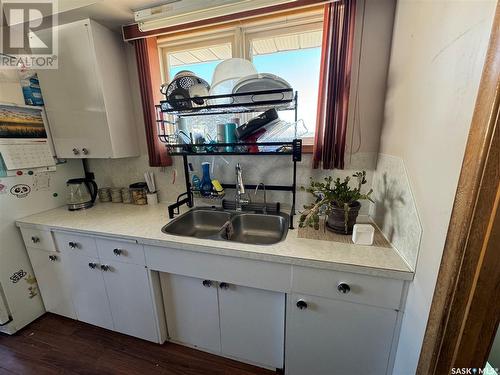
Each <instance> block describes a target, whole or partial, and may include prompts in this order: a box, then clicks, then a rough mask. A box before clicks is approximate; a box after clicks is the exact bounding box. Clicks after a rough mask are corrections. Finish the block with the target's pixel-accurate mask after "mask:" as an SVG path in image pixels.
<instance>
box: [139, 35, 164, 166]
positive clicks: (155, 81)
mask: <svg viewBox="0 0 500 375" xmlns="http://www.w3.org/2000/svg"><path fill="white" fill-rule="evenodd" d="M133 44H134V46H135V56H136V60H137V72H138V73H139V86H140V91H141V101H142V111H143V116H144V126H145V127H146V140H147V142H148V155H149V165H150V166H151V167H167V166H170V165H172V158H171V157H170V156H169V155H168V153H167V148H166V147H165V145H163V144H162V143H161V142H160V140H159V139H158V128H157V125H156V111H155V104H157V103H159V102H160V100H161V93H160V84H161V71H160V60H159V56H158V46H157V43H156V38H155V37H151V38H144V39H137V40H134V41H133Z"/></svg>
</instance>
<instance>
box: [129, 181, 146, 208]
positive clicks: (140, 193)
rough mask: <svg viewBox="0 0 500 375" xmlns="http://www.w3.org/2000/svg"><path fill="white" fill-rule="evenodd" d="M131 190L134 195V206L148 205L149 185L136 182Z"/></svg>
mask: <svg viewBox="0 0 500 375" xmlns="http://www.w3.org/2000/svg"><path fill="white" fill-rule="evenodd" d="M129 188H130V193H131V195H132V202H134V204H137V205H141V206H142V205H145V204H147V203H148V200H147V198H146V193H147V191H148V185H147V184H146V183H145V182H136V183H134V184H131V185H130V186H129Z"/></svg>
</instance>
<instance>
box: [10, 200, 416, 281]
mask: <svg viewBox="0 0 500 375" xmlns="http://www.w3.org/2000/svg"><path fill="white" fill-rule="evenodd" d="M169 221H170V219H169V218H168V213H167V205H166V204H159V205H157V206H135V205H130V204H120V203H98V204H96V206H94V207H92V208H90V209H87V210H82V211H68V210H67V209H66V206H64V207H60V208H56V209H53V210H50V211H45V212H41V213H38V214H35V215H31V216H28V217H25V218H22V219H19V220H17V225H18V226H30V227H33V226H34V227H44V228H49V229H59V230H67V231H78V232H86V233H89V234H97V235H103V236H111V237H118V238H123V239H135V240H137V241H138V242H139V243H142V244H148V245H160V246H167V247H175V248H177V249H183V250H190V251H199V252H205V253H213V254H218V255H226V256H234V257H241V258H249V259H258V260H266V261H271V262H277V263H285V264H293V265H301V266H309V267H315V268H323V269H332V270H338V271H345V272H355V273H361V274H368V275H374V276H385V277H390V278H395V279H401V280H412V279H413V271H412V270H411V269H410V268H409V266H408V265H407V264H406V263H405V261H404V260H403V258H402V257H401V256H400V255H399V254H398V252H397V251H396V250H395V249H392V248H384V247H376V246H361V245H355V244H349V243H347V244H346V243H339V242H331V241H321V240H312V239H305V238H297V230H289V231H288V235H287V237H286V239H285V240H284V241H282V242H279V243H277V244H274V245H250V244H243V243H237V242H231V241H215V240H203V239H199V238H192V237H181V236H174V235H169V234H165V233H163V232H162V231H161V228H162V227H163V226H164V225H165V224H167V223H168V222H169ZM295 222H297V218H296V220H295Z"/></svg>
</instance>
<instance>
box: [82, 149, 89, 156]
mask: <svg viewBox="0 0 500 375" xmlns="http://www.w3.org/2000/svg"><path fill="white" fill-rule="evenodd" d="M82 152H83V155H88V154H89V150H88V149H87V148H85V147H84V148H82Z"/></svg>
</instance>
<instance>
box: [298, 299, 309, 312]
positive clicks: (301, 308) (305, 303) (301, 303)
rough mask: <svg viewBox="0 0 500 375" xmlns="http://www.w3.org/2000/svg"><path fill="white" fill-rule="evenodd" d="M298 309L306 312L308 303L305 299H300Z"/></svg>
mask: <svg viewBox="0 0 500 375" xmlns="http://www.w3.org/2000/svg"><path fill="white" fill-rule="evenodd" d="M296 305H297V307H298V308H299V309H300V310H304V309H307V302H306V301H304V300H303V299H299V300H298V301H297V303H296Z"/></svg>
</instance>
